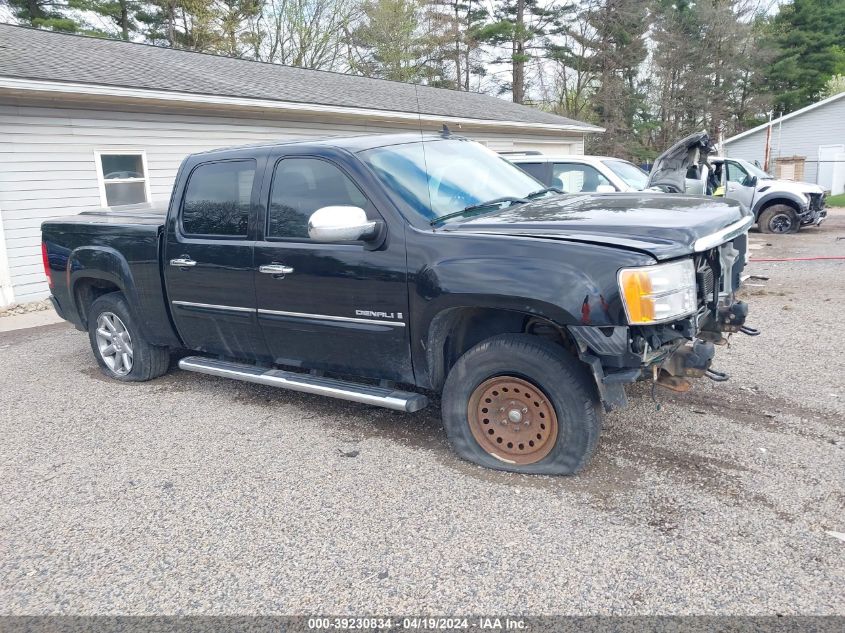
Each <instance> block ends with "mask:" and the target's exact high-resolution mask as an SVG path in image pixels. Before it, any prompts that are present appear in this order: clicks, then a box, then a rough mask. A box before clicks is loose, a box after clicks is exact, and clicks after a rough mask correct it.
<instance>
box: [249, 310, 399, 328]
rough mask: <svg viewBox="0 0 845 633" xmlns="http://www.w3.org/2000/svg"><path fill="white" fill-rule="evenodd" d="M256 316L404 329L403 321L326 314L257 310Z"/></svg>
mask: <svg viewBox="0 0 845 633" xmlns="http://www.w3.org/2000/svg"><path fill="white" fill-rule="evenodd" d="M258 314H268V315H276V316H289V317H299V318H302V319H315V320H323V321H343V322H345V323H366V324H368V325H392V326H393V327H405V323H404V322H403V321H379V320H378V319H358V318H355V317H342V316H331V315H328V314H308V313H307V312H285V311H284V310H263V309H261V308H259V309H258Z"/></svg>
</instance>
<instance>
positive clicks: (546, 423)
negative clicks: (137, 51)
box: [42, 132, 754, 474]
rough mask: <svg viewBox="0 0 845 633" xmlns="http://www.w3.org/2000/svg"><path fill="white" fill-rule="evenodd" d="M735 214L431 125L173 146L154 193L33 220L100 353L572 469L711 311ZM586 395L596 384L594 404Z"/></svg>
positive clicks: (687, 366)
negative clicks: (182, 148)
mask: <svg viewBox="0 0 845 633" xmlns="http://www.w3.org/2000/svg"><path fill="white" fill-rule="evenodd" d="M753 220H754V219H753V217H752V216H751V215H749V214H747V212H744V211H743V210H742V208H741V207H740V205H739V204H737V203H734V202H731V201H729V200H716V199H710V198H702V197H700V196H698V197H688V196H682V195H668V194H659V193H655V194H647V193H645V194H644V193H636V194H628V193H614V194H588V195H561V194H559V193H558V192H557V191H555V190H552V189H547V188H544V187H543V185H542V184H541V183H539V182H538V181H537V180H535V179H534V178H532V177H531V176H529V175H528V174H526V173H525V172H523V171H521V170H520V169H518V168H517V167H515V166H514V165H512V164H511V163H509V162H508V161H506V160H505V159H503V158H501V157H499V156H497V155H496V154H494V153H493V152H490V151H488V150H487V149H485V148H484V147H482V146H481V145H479V144H476V143H474V142H472V141H469V140H466V139H463V138H459V137H455V136H453V135H451V134H448V133H445V132H444V134H440V135H431V136H423V135H420V134H413V135H412V134H408V135H390V136H363V137H356V138H348V139H340V140H338V139H330V140H324V141H313V142H291V143H273V144H267V145H262V146H255V147H241V148H234V149H225V150H219V151H212V152H208V153H203V154H196V155H193V156H189V157H188V158H186V159H185V161H184V162H183V164H182V166H181V167H180V169H179V172H178V175H177V177H176V182H175V186H174V189H173V193H172V196H171V199H170V203H169V205H168V206H167V207H166V208H164V207H162V208H160V209H159V208H154V207H144V208H123V209H120V210H108V209H106V210H99V211H91V212H87V213H82V214H80V215H77V216H72V217H66V218H62V219H56V220H50V221H47V222H44V224H43V227H42V230H43V254H44V266H45V270H46V273H47V276H48V278H49V281H50V286H51V289H52V300H53V305H54V306H55V308H56V311H57V312H58V313H59V314H60V315H61V316H62V317H64V318H65V319H67V320H68V321H71V322H72V323H73V324H74V325H75V326H76V327H77V328H78V329H80V330H83V331H87V332H88V336H89V339H90V343H91V347H92V349H93V352H94V356H95V358H96V359H97V362H98V363H99V365H100V367H101V368H102V370H103V371H104V372H105V373H106V375H108V376H110V377H112V378H114V379H116V380H122V381H141V380H150V379H152V378H155V377H157V376H160V375H162V374H163V373H165V372H166V371H167V370H168V367H169V365H170V359H171V352H172V351H175V350H192V351H193V352H194V353H195V354H194V355H188V356H185V355H184V353H183V354H182V358H181V359H180V360H179V367H180V368H182V369H183V370H188V371H196V372H201V373H205V374H211V375H214V376H223V377H227V378H233V379H237V380H244V381H248V382H254V383H260V384H265V385H272V386H277V387H283V388H287V389H293V390H297V391H304V392H308V393H313V394H322V395H327V396H334V397H338V398H345V399H348V400H352V401H355V402H360V403H366V404H370V405H377V406H382V407H388V408H391V409H398V410H401V411H407V412H414V411H418V410H420V409H422V408H423V407H425V406H427V405H428V402H429V397H430V396H431V394H432V392H433V393H439V394H440V400H441V404H442V419H443V424H444V426H445V428H446V432H447V435H448V437H449V439H450V441H451V443H452V445H453V446H454V448H455V450H456V451H457V452H458V453H459V454H460V455H461V456H462V457H464V458H466V459H468V460H470V461H473V462H475V463H477V464H481V465H484V466H488V467H491V468H498V469H504V470H511V471H516V472H523V473H543V474H565V473H573V472H576V471H578V470H579V469H580V468H582V467H583V466H584V464H585V463H586V462H587V460H588V459H589V457H590V455H591V454H592V453H593V451H594V449H595V446H596V443H597V440H598V436H599V430H600V427H601V420H602V411H603V409H610V408H612V407H619V406H622V405H624V404H625V402H626V396H625V392H624V390H623V385H624V384H625V383H631V382H634V381H636V380H649V381H654V383H656V384H658V385H663V386H667V387H669V388H673V389H677V390H685V389H688V388H689V386H690V384H691V383H690V380H689V378H690V377H699V376H704V375H709V376H710V377H712V378H714V379H724V374H721V373H720V372H716V371H715V370H713V369H712V368H711V362H712V358H713V354H714V349H715V348H714V344H719V343H723V342H724V340H725V339H724V337H723V333H726V332H728V333H730V332H740V331H745V332H746V333H754V332H753V331H752V330H751V329H750V328H748V327H747V326H745V325H744V321H745V317H746V312H747V309H746V305H745V304H744V303H742V302H739V301H737V300H736V299H735V295H734V293H735V290H736V288H737V287H738V285H739V280H740V273H741V271H742V269H743V267H744V265H745V255H746V252H747V243H746V242H747V230H748V227H749V226H750V225H751V223H752V222H753ZM602 405H603V406H602Z"/></svg>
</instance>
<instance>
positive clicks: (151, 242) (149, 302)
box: [42, 216, 181, 347]
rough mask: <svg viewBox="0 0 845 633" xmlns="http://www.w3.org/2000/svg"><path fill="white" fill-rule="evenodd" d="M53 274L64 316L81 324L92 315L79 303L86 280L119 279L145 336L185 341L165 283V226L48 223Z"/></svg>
mask: <svg viewBox="0 0 845 633" xmlns="http://www.w3.org/2000/svg"><path fill="white" fill-rule="evenodd" d="M42 239H43V240H44V242H45V243H46V245H47V252H48V260H49V262H50V268H51V270H52V277H53V288H52V292H53V295H54V296H55V297H56V299H57V300H58V302H59V304H60V305H61V307H62V310H63V312H64V315H65V317H66V318H67V319H68V320H69V321H71V322H72V323H74V325H76V326H77V327H78V328H80V329H84V328H85V327H86V321H87V315H86V314H84V313H83V312H84V310H82V309H81V306H80V304H79V297H78V292H77V291H78V289H79V288H80V284H83V283H85V282H86V280H88V281H90V280H100V281H103V282H108V283H110V284H114V285H115V286H117V288H118V289H119V290H120V291H121V292H123V294H124V295H125V296H126V298H127V301H128V302H129V305H130V306H131V307H132V309H133V311H134V313H135V317H136V320H137V321H138V325H139V327H140V328H141V330H142V332H143V334H144V336H145V337H146V338H147V340H149V341H150V342H151V343H152V344H154V345H166V346H171V347H178V346H180V345H181V343H180V341H179V338H178V337H177V335H176V333H175V331H174V329H173V326H172V324H171V321H170V316H169V314H168V312H167V303H166V300H165V296H164V288H163V286H162V282H161V261H160V253H161V227H160V225H157V224H155V223H149V224H125V225H121V224H116V223H113V222H112V223H107V224H106V223H100V222H98V221H96V220H92V221H91V222H90V223H85V222H84V221H82V220H81V218H80V216H77V218H76V221H74V222H45V223H44V224H42Z"/></svg>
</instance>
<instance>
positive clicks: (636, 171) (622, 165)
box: [604, 160, 648, 191]
mask: <svg viewBox="0 0 845 633" xmlns="http://www.w3.org/2000/svg"><path fill="white" fill-rule="evenodd" d="M604 164H605V165H607V166H608V167H609V168H610V169H611V171H613V173H614V174H616V175H617V176H619V177H620V178H621V179H622V180H624V181H625V184H626V185H628V186H629V187H631V189H635V190H637V191H642V190H643V189H645V188H646V185H647V184H648V174H647V173H645V172H644V171H643V170H642V169H640V168H639V167H637V166H636V165H634V164H633V163H629V162H628V161H627V160H606V161H604Z"/></svg>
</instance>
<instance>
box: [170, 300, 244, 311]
mask: <svg viewBox="0 0 845 633" xmlns="http://www.w3.org/2000/svg"><path fill="white" fill-rule="evenodd" d="M170 303H172V304H173V305H175V306H184V307H186V308H208V309H210V310H229V311H231V312H255V308H244V307H241V306H220V305H215V304H213V303H194V302H193V301H171V302H170Z"/></svg>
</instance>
